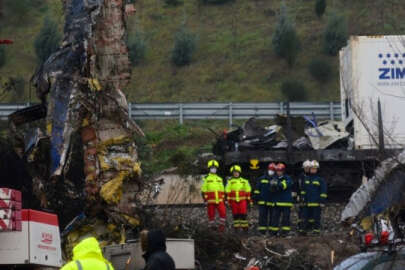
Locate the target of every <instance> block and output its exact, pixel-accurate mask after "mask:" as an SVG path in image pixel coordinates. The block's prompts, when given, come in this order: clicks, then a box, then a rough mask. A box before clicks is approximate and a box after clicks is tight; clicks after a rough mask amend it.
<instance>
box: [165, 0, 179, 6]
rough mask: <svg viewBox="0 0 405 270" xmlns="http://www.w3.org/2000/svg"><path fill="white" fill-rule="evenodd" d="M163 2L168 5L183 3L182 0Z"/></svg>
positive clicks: (166, 0)
mask: <svg viewBox="0 0 405 270" xmlns="http://www.w3.org/2000/svg"><path fill="white" fill-rule="evenodd" d="M165 3H166V5H168V6H178V5H180V4H183V1H181V0H165Z"/></svg>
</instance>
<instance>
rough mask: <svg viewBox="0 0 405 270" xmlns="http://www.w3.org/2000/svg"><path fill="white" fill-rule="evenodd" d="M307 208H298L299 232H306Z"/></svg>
mask: <svg viewBox="0 0 405 270" xmlns="http://www.w3.org/2000/svg"><path fill="white" fill-rule="evenodd" d="M305 208H306V207H305V206H300V207H299V208H298V231H299V232H304V231H305V227H306V225H305V222H306V220H305Z"/></svg>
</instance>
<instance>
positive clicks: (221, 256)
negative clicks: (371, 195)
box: [145, 204, 360, 270]
mask: <svg viewBox="0 0 405 270" xmlns="http://www.w3.org/2000/svg"><path fill="white" fill-rule="evenodd" d="M342 208H343V205H342V204H329V205H327V207H326V208H325V210H324V212H323V231H322V233H321V235H319V236H314V235H312V236H299V235H298V234H296V233H295V228H296V226H295V224H296V220H297V213H296V210H293V214H292V223H293V228H294V230H293V232H292V233H291V235H289V236H287V237H285V238H281V237H270V236H262V235H259V234H258V232H257V229H256V227H257V220H258V211H257V209H256V207H253V208H251V209H250V213H249V221H250V225H251V226H250V230H249V232H248V233H247V234H242V233H240V232H239V233H235V232H234V231H233V230H232V228H231V224H232V220H231V215H230V210H229V209H228V213H229V214H228V217H227V223H228V226H227V231H226V232H225V233H223V234H221V233H218V232H216V231H213V230H210V229H209V228H208V223H207V219H206V213H205V208H203V207H183V208H173V207H164V208H150V209H148V210H147V212H148V213H149V214H152V215H153V218H152V219H150V221H149V224H145V225H147V226H148V227H150V226H153V227H160V228H162V229H164V230H165V232H166V234H167V235H168V236H169V237H185V238H193V239H195V245H196V259H197V260H198V262H199V264H200V265H199V267H200V269H204V270H206V269H235V270H236V269H245V268H246V267H247V266H248V265H253V264H256V265H257V266H259V268H260V269H303V270H304V269H332V268H333V266H334V265H336V263H338V262H340V261H341V260H343V259H345V258H347V257H349V256H351V255H353V254H355V253H357V252H359V251H360V250H359V247H358V245H357V243H358V242H357V239H355V238H353V237H351V236H350V235H349V229H348V228H345V227H343V226H342V225H341V224H340V223H339V219H340V213H341V210H342Z"/></svg>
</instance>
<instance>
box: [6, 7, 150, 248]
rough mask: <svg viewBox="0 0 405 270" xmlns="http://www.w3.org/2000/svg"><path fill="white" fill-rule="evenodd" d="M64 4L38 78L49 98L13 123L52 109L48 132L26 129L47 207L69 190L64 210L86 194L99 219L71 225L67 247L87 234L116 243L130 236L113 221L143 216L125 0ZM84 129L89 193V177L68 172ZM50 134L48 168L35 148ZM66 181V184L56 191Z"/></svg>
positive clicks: (27, 149)
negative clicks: (129, 93)
mask: <svg viewBox="0 0 405 270" xmlns="http://www.w3.org/2000/svg"><path fill="white" fill-rule="evenodd" d="M63 5H64V11H65V25H64V38H63V43H62V45H61V46H60V48H59V49H58V51H56V52H55V53H53V54H52V55H51V56H50V57H49V58H48V59H47V61H46V62H45V63H44V64H43V65H42V66H41V67H40V69H39V70H38V71H37V72H36V74H35V75H34V76H33V80H32V82H33V85H34V86H35V87H36V91H37V96H38V98H39V99H40V100H41V101H42V104H41V105H37V106H34V107H31V108H30V109H26V110H25V112H17V113H15V114H14V115H12V116H10V119H11V123H12V129H13V130H14V131H16V134H18V129H17V127H21V126H23V125H22V124H26V122H30V121H33V120H38V118H41V117H42V116H45V113H46V133H47V135H44V133H45V132H41V131H40V129H39V128H36V129H34V130H35V132H34V136H27V135H26V134H25V135H24V137H23V138H21V140H20V141H25V142H24V145H23V146H22V147H23V148H22V147H21V148H22V149H24V150H22V151H20V152H21V155H24V153H25V155H26V156H28V159H29V161H30V163H31V164H34V165H35V164H36V165H38V166H37V168H34V169H33V170H32V174H33V181H34V183H35V186H36V187H37V188H36V189H35V190H34V192H35V193H36V194H37V196H38V197H39V198H40V199H41V201H42V203H43V205H44V204H45V206H46V207H48V208H52V207H53V205H49V204H51V202H52V201H55V198H50V196H54V197H55V194H58V192H64V193H65V194H64V195H63V196H66V198H67V199H68V200H69V201H61V200H62V199H60V200H58V199H56V200H57V201H58V202H57V203H59V204H60V207H61V208H62V209H63V207H64V205H65V206H67V205H68V204H69V203H71V202H73V201H74V200H76V199H83V196H85V199H84V201H85V205H86V215H88V216H90V218H92V221H91V222H90V221H88V222H87V224H92V225H91V226H90V225H83V224H82V225H81V227H80V228H78V229H74V230H73V229H72V228H73V227H75V226H70V227H68V228H69V231H68V232H66V235H67V240H68V246H70V244H73V243H74V242H76V241H77V240H78V239H79V238H80V237H81V235H83V234H86V233H91V234H98V236H100V234H108V235H110V236H108V237H107V238H106V239H105V240H106V242H111V240H112V239H111V235H113V236H114V235H115V236H116V237H115V240H117V239H120V238H122V235H123V233H122V228H120V227H119V226H116V225H114V224H125V225H127V226H136V225H138V223H139V219H138V218H137V214H136V205H135V203H134V202H135V194H136V192H137V191H138V190H139V187H140V184H141V179H140V175H141V168H140V163H139V161H138V154H137V147H136V145H135V142H134V139H133V134H134V133H135V132H136V133H138V134H140V135H143V132H142V131H141V129H140V128H139V127H138V126H137V125H136V124H135V123H134V122H133V121H132V120H131V119H130V117H129V115H128V104H127V101H126V98H125V95H124V94H123V92H122V89H123V88H124V87H125V86H126V85H127V84H128V82H129V80H130V65H129V59H128V50H127V46H126V43H125V38H126V24H125V16H126V13H125V2H124V0H64V1H63ZM48 94H49V98H48V101H47V96H48ZM24 114H25V116H24ZM78 134H79V136H76V137H78V138H79V141H81V145H82V150H81V149H79V150H81V151H82V153H83V163H84V166H83V167H82V168H83V169H84V178H85V183H84V191H85V192H83V190H80V188H83V184H82V183H81V184H80V183H79V182H80V181H78V180H77V179H73V178H74V177H72V176H69V171H70V170H71V169H72V167H73V165H72V164H73V163H75V162H77V160H75V155H74V153H75V151H76V150H78V149H77V148H78V147H79V148H80V144H79V145H78V144H77V143H75V142H74V139H73V138H74V137H75V135H78ZM20 137H21V136H20ZM18 138H19V137H18V136H16V139H18ZM46 139H48V145H49V148H50V149H49V148H48V151H49V152H48V153H49V156H48V160H49V164H48V168H47V169H44V168H43V164H41V162H35V160H36V159H37V161H38V159H40V158H39V157H40V154H39V153H38V152H40V151H38V150H35V149H40V150H41V149H43V148H41V142H43V141H44V140H46ZM42 144H43V143H42ZM45 145H46V144H45ZM42 147H43V145H42ZM45 148H46V146H45ZM33 149H34V150H33ZM79 152H80V151H79ZM39 165H42V168H41V169H39V167H40V166H39ZM34 167H35V166H34ZM76 175H77V173H76ZM61 182H64V183H63V185H62V184H61ZM82 182H83V181H82ZM61 186H63V188H66V190H62V191H60V190H55V189H60V187H61ZM50 190H52V192H51V191H50ZM48 191H49V192H48ZM124 191H125V192H124ZM56 197H58V196H57V195H56ZM59 214H60V213H59ZM100 216H102V218H101V219H100ZM85 224H86V223H85ZM94 224H96V225H94ZM107 224H109V225H107ZM112 232H115V234H114V233H112ZM108 238H109V239H108ZM113 238H114V237H113ZM69 243H70V244H69Z"/></svg>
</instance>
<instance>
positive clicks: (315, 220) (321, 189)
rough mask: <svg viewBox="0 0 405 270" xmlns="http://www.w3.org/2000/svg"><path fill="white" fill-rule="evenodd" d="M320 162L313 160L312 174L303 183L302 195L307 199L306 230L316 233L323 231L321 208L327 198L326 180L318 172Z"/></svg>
mask: <svg viewBox="0 0 405 270" xmlns="http://www.w3.org/2000/svg"><path fill="white" fill-rule="evenodd" d="M318 169H319V163H318V161H316V160H313V161H311V168H310V175H309V177H307V178H306V179H305V181H304V183H303V185H302V190H301V195H302V197H303V198H304V200H305V206H306V207H305V211H304V217H305V224H306V230H307V231H311V230H312V232H313V233H315V234H319V233H320V232H321V208H323V207H324V206H325V201H326V198H327V193H326V189H327V186H326V183H325V180H324V179H323V178H322V177H321V176H319V174H318Z"/></svg>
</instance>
